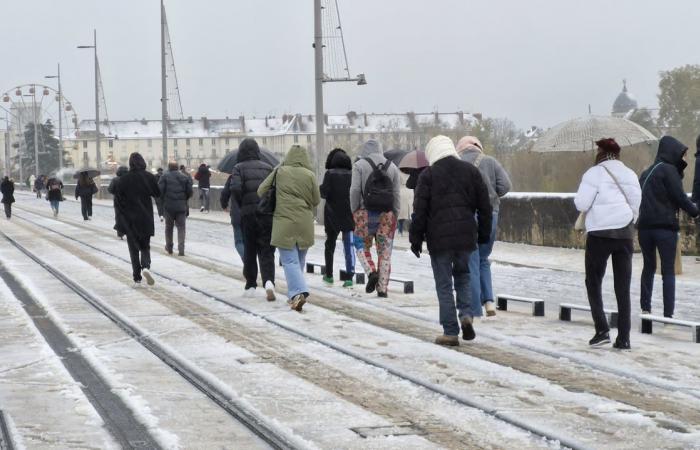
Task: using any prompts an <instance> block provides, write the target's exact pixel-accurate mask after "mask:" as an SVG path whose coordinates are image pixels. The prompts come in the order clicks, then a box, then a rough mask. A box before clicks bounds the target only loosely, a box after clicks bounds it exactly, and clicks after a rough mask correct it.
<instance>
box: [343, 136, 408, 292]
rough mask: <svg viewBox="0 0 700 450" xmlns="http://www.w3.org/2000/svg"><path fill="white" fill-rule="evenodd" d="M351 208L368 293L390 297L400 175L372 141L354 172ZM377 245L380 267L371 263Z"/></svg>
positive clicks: (358, 252)
mask: <svg viewBox="0 0 700 450" xmlns="http://www.w3.org/2000/svg"><path fill="white" fill-rule="evenodd" d="M350 208H351V209H352V211H353V218H354V221H355V237H354V240H355V249H356V250H357V259H358V260H359V261H360V263H361V264H362V267H363V268H364V271H365V273H366V274H367V285H366V286H365V291H366V292H367V293H368V294H369V293H372V292H374V291H375V289H376V291H377V295H378V296H379V297H387V287H388V285H389V277H390V276H391V251H392V247H393V242H394V233H395V232H396V220H397V218H398V216H399V211H400V208H401V173H400V172H399V169H398V167H396V165H394V164H393V163H392V162H391V161H389V160H387V159H386V158H385V157H384V154H383V152H382V145H381V144H380V143H379V142H378V141H376V140H374V139H370V140H369V141H367V142H365V143H364V144H363V146H362V148H361V150H360V156H359V159H358V161H357V162H356V163H355V165H354V166H353V169H352V185H351V186H350ZM374 241H376V248H377V264H376V265H375V264H374V261H373V260H372V253H371V249H372V244H373V242H374Z"/></svg>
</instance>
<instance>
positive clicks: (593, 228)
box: [574, 139, 642, 350]
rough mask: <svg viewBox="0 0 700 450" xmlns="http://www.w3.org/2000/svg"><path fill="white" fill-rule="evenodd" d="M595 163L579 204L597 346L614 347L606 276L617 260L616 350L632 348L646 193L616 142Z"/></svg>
mask: <svg viewBox="0 0 700 450" xmlns="http://www.w3.org/2000/svg"><path fill="white" fill-rule="evenodd" d="M596 145H597V146H598V153H597V154H596V161H595V165H594V166H593V167H591V168H590V169H588V170H587V171H586V173H585V174H583V179H582V180H581V185H580V186H579V188H578V193H577V194H576V198H575V199H574V202H575V204H576V208H577V209H578V210H579V211H581V212H585V213H586V232H587V237H586V290H587V292H588V302H589V304H590V305H591V315H592V316H593V322H594V323H595V336H593V338H592V339H591V340H590V341H589V344H590V345H592V346H600V345H604V344H609V343H610V335H609V332H610V327H609V324H608V321H607V319H606V318H605V311H604V308H603V290H602V286H603V277H604V276H605V269H606V268H607V265H608V259H609V258H610V257H611V256H612V265H613V274H614V279H615V297H616V298H617V311H618V323H617V339H616V340H615V344H614V347H615V348H617V349H621V350H627V349H629V348H630V320H631V319H630V309H631V306H630V283H631V281H632V253H633V251H634V245H633V242H632V239H633V237H634V223H635V222H636V220H637V218H638V217H639V204H640V202H641V195H642V193H641V189H640V188H639V182H638V181H637V175H636V174H635V173H634V172H633V171H632V170H630V169H628V168H627V166H625V165H624V164H623V163H622V161H620V146H619V145H618V144H617V142H615V140H614V139H601V140H599V141H598V142H596Z"/></svg>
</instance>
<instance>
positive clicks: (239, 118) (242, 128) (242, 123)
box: [238, 116, 246, 133]
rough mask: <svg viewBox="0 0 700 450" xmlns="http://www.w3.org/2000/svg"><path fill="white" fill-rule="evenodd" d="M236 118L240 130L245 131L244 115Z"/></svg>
mask: <svg viewBox="0 0 700 450" xmlns="http://www.w3.org/2000/svg"><path fill="white" fill-rule="evenodd" d="M238 120H239V121H240V122H241V131H243V132H244V133H245V130H246V128H245V117H243V116H238Z"/></svg>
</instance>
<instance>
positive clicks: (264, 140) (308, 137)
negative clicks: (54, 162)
mask: <svg viewBox="0 0 700 450" xmlns="http://www.w3.org/2000/svg"><path fill="white" fill-rule="evenodd" d="M273 139H274V138H273ZM311 139H312V135H310V134H307V135H306V142H307V143H311ZM197 141H198V143H199V145H200V146H201V145H204V139H203V138H199V139H197ZM260 141H261V143H262V145H267V138H266V137H263V138H260ZM88 142H90V141H89V140H87V139H86V140H83V148H88ZM294 142H295V143H298V142H299V135H297V134H295V135H294ZM172 144H173V147H177V144H178V139H173V140H172ZM190 144H191V140H190V139H185V145H186V146H188V147H189V146H190ZM216 144H217V142H216V138H211V145H216ZM224 144H225V145H230V144H231V142H230V139H229V138H225V139H224ZM107 145H108V146H109V148H114V139H107ZM146 145H147V146H148V147H153V139H147V140H146Z"/></svg>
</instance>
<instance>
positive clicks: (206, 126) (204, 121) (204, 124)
mask: <svg viewBox="0 0 700 450" xmlns="http://www.w3.org/2000/svg"><path fill="white" fill-rule="evenodd" d="M202 126H203V127H204V129H205V130H209V119H207V118H206V117H202Z"/></svg>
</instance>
